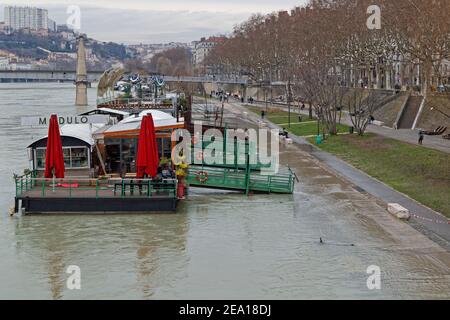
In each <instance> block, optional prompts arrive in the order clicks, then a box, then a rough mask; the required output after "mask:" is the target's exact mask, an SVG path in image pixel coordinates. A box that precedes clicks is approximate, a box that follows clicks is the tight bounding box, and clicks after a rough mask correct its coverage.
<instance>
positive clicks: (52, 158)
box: [45, 115, 65, 179]
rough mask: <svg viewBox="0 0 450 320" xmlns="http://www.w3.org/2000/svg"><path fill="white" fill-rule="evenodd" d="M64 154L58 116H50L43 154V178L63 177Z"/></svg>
mask: <svg viewBox="0 0 450 320" xmlns="http://www.w3.org/2000/svg"><path fill="white" fill-rule="evenodd" d="M64 171H65V167H64V155H63V149H62V143H61V135H60V132H59V125H58V117H57V116H56V115H52V116H51V117H50V125H49V128H48V137H47V151H46V154H45V178H47V179H49V178H58V179H63V178H64Z"/></svg>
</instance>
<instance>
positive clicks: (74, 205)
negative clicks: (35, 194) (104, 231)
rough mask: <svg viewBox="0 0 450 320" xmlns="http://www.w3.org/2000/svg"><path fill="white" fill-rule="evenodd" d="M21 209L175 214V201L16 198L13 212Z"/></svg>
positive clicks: (57, 211)
mask: <svg viewBox="0 0 450 320" xmlns="http://www.w3.org/2000/svg"><path fill="white" fill-rule="evenodd" d="M19 200H22V209H23V210H24V212H25V214H39V213H61V214H64V213H86V214H89V213H92V214H99V213H105V214H109V213H144V212H148V213H155V212H175V211H176V207H177V200H176V199H174V198H154V199H144V198H142V199H130V198H128V199H127V198H125V199H122V198H104V199H93V198H32V197H16V198H15V212H18V209H19Z"/></svg>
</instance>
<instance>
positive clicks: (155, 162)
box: [136, 114, 159, 179]
mask: <svg viewBox="0 0 450 320" xmlns="http://www.w3.org/2000/svg"><path fill="white" fill-rule="evenodd" d="M137 151H138V152H137V160H136V167H137V173H136V177H137V178H138V179H142V178H143V177H144V175H145V174H146V175H147V176H148V177H152V178H154V177H156V175H157V173H158V166H159V155H158V145H157V144H156V133H155V124H154V123H153V117H152V115H151V114H149V115H146V116H144V118H143V119H142V123H141V131H140V133H139V142H138V150H137Z"/></svg>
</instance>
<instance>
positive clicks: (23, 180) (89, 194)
mask: <svg viewBox="0 0 450 320" xmlns="http://www.w3.org/2000/svg"><path fill="white" fill-rule="evenodd" d="M15 184H16V197H21V196H22V197H23V196H30V197H39V198H50V197H51V198H55V197H61V198H96V199H100V198H117V197H121V198H133V197H134V198H136V197H141V198H153V197H157V196H166V197H170V198H176V197H177V180H176V179H163V180H152V179H135V178H124V179H86V178H76V177H71V178H66V179H45V178H36V172H32V173H29V174H27V175H23V176H20V177H16V178H15Z"/></svg>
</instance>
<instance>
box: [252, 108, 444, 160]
mask: <svg viewBox="0 0 450 320" xmlns="http://www.w3.org/2000/svg"><path fill="white" fill-rule="evenodd" d="M253 106H256V107H260V108H262V109H263V108H265V107H266V106H265V104H261V103H257V104H253ZM274 107H276V108H280V109H282V110H284V111H288V109H287V107H285V106H283V105H278V104H277V105H275V106H274ZM293 110H294V108H291V111H292V112H295V113H298V108H295V111H293ZM301 113H302V114H304V115H309V112H308V110H303V111H301ZM292 119H296V118H295V117H293V118H292ZM341 122H342V123H343V124H346V125H350V126H351V125H352V121H351V119H350V116H349V115H348V113H347V112H344V113H343V115H342V120H341ZM367 132H371V133H376V134H378V135H381V136H384V137H387V138H391V139H395V140H399V141H403V142H407V143H411V144H416V145H417V143H418V140H419V130H418V129H417V130H408V129H402V130H394V129H392V128H388V127H380V126H376V125H369V126H368V128H367ZM423 146H424V147H426V148H430V149H435V150H439V151H442V152H446V153H450V140H445V139H442V137H440V136H425V140H424V144H423Z"/></svg>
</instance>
